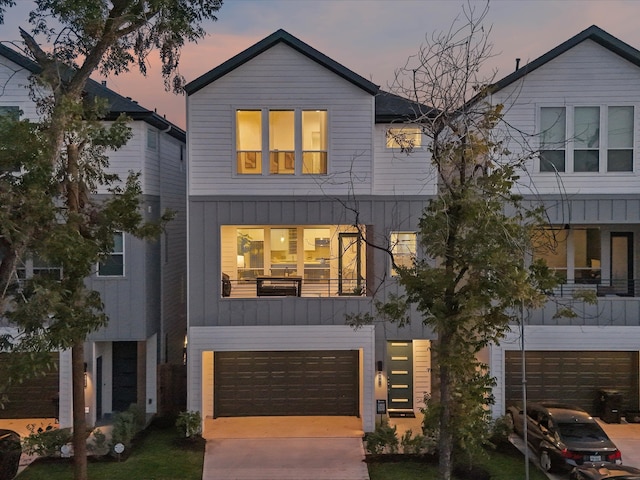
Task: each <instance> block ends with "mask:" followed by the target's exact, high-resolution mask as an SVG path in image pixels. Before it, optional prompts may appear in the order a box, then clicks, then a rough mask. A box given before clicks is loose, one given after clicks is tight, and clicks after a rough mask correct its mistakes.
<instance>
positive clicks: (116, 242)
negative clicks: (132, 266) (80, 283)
mask: <svg viewBox="0 0 640 480" xmlns="http://www.w3.org/2000/svg"><path fill="white" fill-rule="evenodd" d="M123 275H124V235H123V234H122V232H116V233H114V234H113V250H112V251H111V253H109V254H108V255H105V258H104V259H103V260H102V261H101V262H100V263H99V264H98V276H100V277H122V276H123Z"/></svg>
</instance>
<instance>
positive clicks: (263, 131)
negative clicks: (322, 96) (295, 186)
mask: <svg viewBox="0 0 640 480" xmlns="http://www.w3.org/2000/svg"><path fill="white" fill-rule="evenodd" d="M239 112H260V132H259V135H260V137H261V138H260V145H261V150H259V151H253V150H251V152H253V153H254V154H255V158H254V159H253V163H252V164H251V168H244V167H243V168H239V167H240V163H239V162H240V157H239V154H240V153H246V152H248V151H245V150H239V149H238V147H239V144H238V142H239V135H240V131H239V130H240V123H239V120H238V117H239ZM272 112H293V130H294V131H293V146H294V150H293V151H291V150H277V151H273V150H272V127H271V123H272V120H271V117H272V116H271V113H272ZM304 112H324V113H325V118H324V123H325V129H324V138H320V144H321V145H324V147H325V148H324V149H322V148H320V150H315V149H314V150H310V149H305V148H304V147H305V141H304V130H303V129H304V121H303V118H304V116H305V115H304ZM233 125H234V126H233V129H232V131H233V141H232V144H233V146H234V147H233V148H234V162H235V166H234V170H233V176H234V177H235V178H245V177H250V176H255V177H260V178H262V177H269V178H283V179H287V178H288V179H290V178H291V177H296V178H303V177H312V176H314V175H315V176H326V175H329V174H330V155H329V151H330V142H331V139H330V137H331V135H330V130H331V128H330V125H331V114H330V111H329V108H327V107H322V108H312V107H304V108H303V107H289V106H278V107H276V106H268V107H255V106H248V107H244V106H236V107H234V109H233ZM321 133H322V130H321ZM274 153H275V154H278V155H277V156H276V157H275V163H274ZM310 153H311V154H319V155H320V159H321V161H320V164H321V165H322V166H324V170H325V171H324V172H316V171H312V172H309V171H308V170H307V169H306V168H305V165H306V164H305V154H310ZM279 154H283V155H279ZM280 160H282V161H280ZM243 161H248V160H244V159H243ZM250 163H251V162H250ZM280 164H282V168H275V167H274V165H275V166H279V165H280ZM246 169H248V170H255V171H243V170H246Z"/></svg>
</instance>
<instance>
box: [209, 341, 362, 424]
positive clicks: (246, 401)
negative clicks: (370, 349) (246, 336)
mask: <svg viewBox="0 0 640 480" xmlns="http://www.w3.org/2000/svg"><path fill="white" fill-rule="evenodd" d="M358 359H359V356H358V352H357V351H319V352H310V351H301V352H295V351H284V352H216V354H215V367H214V377H215V379H214V388H215V390H214V401H215V412H214V415H215V416H252V415H253V416H258V415H357V413H358V403H359V402H358V362H359V360H358Z"/></svg>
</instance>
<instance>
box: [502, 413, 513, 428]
mask: <svg viewBox="0 0 640 480" xmlns="http://www.w3.org/2000/svg"><path fill="white" fill-rule="evenodd" d="M504 423H505V425H506V426H507V430H508V432H509V433H513V432H515V431H516V424H515V422H514V421H513V415H512V414H511V413H507V415H506V418H505V420H504Z"/></svg>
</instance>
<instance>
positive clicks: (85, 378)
mask: <svg viewBox="0 0 640 480" xmlns="http://www.w3.org/2000/svg"><path fill="white" fill-rule="evenodd" d="M84 388H87V362H84Z"/></svg>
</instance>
